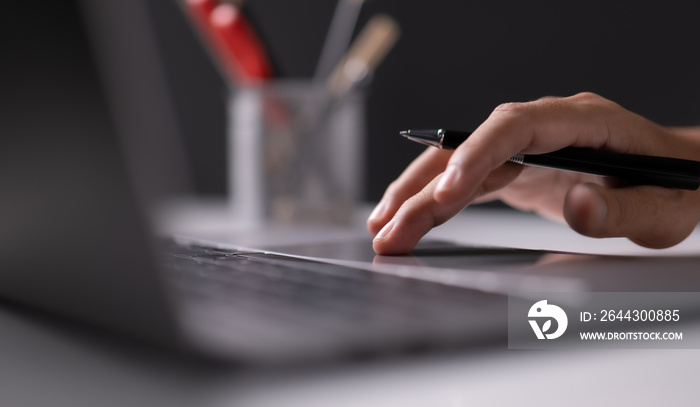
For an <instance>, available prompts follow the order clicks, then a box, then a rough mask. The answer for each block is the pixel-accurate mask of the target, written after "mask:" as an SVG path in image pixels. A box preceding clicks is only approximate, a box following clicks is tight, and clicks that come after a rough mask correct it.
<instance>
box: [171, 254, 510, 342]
mask: <svg viewBox="0 0 700 407" xmlns="http://www.w3.org/2000/svg"><path fill="white" fill-rule="evenodd" d="M166 253H167V254H166V255H165V256H163V263H164V264H165V266H166V269H167V270H168V272H167V278H166V280H167V281H166V282H167V283H168V285H170V286H171V287H172V288H173V289H174V293H175V296H176V297H178V299H179V300H180V301H178V302H179V303H180V304H184V305H183V307H185V308H186V309H187V310H189V311H190V312H191V313H193V314H194V315H195V316H196V318H199V319H201V318H214V317H212V314H216V315H219V316H220V315H222V314H225V315H228V316H230V315H236V316H237V318H238V319H240V318H241V317H249V318H250V319H251V320H254V321H255V322H256V324H258V325H259V324H260V321H261V320H265V321H269V322H271V323H275V324H287V325H293V326H296V327H297V328H303V329H308V330H312V331H314V332H326V333H328V334H333V333H335V334H339V335H340V336H343V337H344V338H346V340H347V341H351V342H352V341H353V340H355V341H356V342H366V343H367V342H372V341H376V339H377V338H383V339H385V340H392V341H396V340H399V339H403V340H406V339H409V338H413V339H415V340H419V341H421V342H425V341H426V340H428V341H429V342H430V341H434V340H443V339H446V338H451V339H452V340H454V338H455V336H457V337H459V336H460V334H459V332H462V334H463V333H464V330H465V329H467V330H468V328H469V327H473V325H472V323H473V322H474V321H473V320H474V319H480V318H483V317H485V316H487V314H488V310H489V306H493V305H496V306H499V307H501V306H504V302H503V300H502V298H501V297H499V298H496V297H498V296H495V295H493V294H488V293H482V292H479V291H475V290H468V289H464V288H459V287H451V286H446V285H442V284H438V283H432V282H427V281H422V280H416V279H410V278H403V277H399V276H394V275H387V274H381V273H376V272H371V271H368V270H363V269H356V268H351V267H344V266H340V265H333V264H327V263H322V262H315V261H309V260H303V259H295V258H291V257H286V256H278V255H274V254H269V253H262V252H244V251H234V250H222V249H214V248H208V247H202V246H182V245H176V244H172V245H171V246H170V247H168V248H167V250H166ZM214 304H215V305H216V308H217V309H218V310H219V312H216V313H214V312H211V309H212V305H214ZM461 322H467V324H466V325H465V324H462V323H461ZM220 323H221V324H225V323H226V321H221V322H220Z"/></svg>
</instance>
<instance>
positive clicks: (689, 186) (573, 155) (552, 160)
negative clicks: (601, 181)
mask: <svg viewBox="0 0 700 407" xmlns="http://www.w3.org/2000/svg"><path fill="white" fill-rule="evenodd" d="M523 164H527V165H533V166H539V167H548V168H556V169H560V170H568V171H575V172H582V173H587V174H594V175H601V176H608V177H616V178H621V179H624V180H626V181H629V182H631V183H632V184H643V185H657V186H662V187H666V188H679V189H686V190H696V189H698V187H699V186H700V162H696V161H690V160H683V159H678V158H667V157H654V156H640V155H634V154H624V153H613V152H608V151H600V150H593V149H588V148H578V147H567V148H564V149H561V150H558V151H554V152H551V153H546V154H537V155H524V156H523Z"/></svg>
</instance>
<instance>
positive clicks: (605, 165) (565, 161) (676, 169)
mask: <svg viewBox="0 0 700 407" xmlns="http://www.w3.org/2000/svg"><path fill="white" fill-rule="evenodd" d="M400 134H401V135H402V136H404V137H406V138H407V139H409V140H412V141H415V142H418V143H422V144H425V145H428V146H432V147H437V148H442V149H446V150H454V149H455V148H457V147H458V146H459V145H460V144H462V143H463V142H464V141H465V140H466V139H467V138H468V137H469V135H470V134H471V133H470V132H463V131H453V130H443V129H440V130H406V131H402V132H400ZM510 161H512V162H515V163H518V164H525V165H534V166H538V167H547V168H555V169H558V170H566V171H576V172H582V173H586V174H594V175H601V176H607V177H616V178H620V179H623V180H626V181H628V182H630V183H632V184H636V185H657V186H661V187H666V188H680V189H687V190H693V191H694V190H696V189H698V186H700V162H697V161H691V160H683V159H680V158H668V157H655V156H648V155H635V154H624V153H613V152H609V151H601V150H594V149H590V148H580V147H566V148H563V149H561V150H557V151H553V152H551V153H546V154H516V155H514V156H513V157H511V158H510Z"/></svg>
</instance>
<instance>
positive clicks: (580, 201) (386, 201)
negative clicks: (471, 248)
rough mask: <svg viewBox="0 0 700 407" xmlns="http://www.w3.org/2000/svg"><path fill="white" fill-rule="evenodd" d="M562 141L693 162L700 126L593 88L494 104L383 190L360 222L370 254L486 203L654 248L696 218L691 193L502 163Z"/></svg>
mask: <svg viewBox="0 0 700 407" xmlns="http://www.w3.org/2000/svg"><path fill="white" fill-rule="evenodd" d="M567 146H576V147H588V148H594V149H602V150H609V151H616V152H624V153H631V154H646V155H657V156H667V157H677V158H685V159H694V160H699V159H700V130H698V129H693V130H688V129H671V128H666V127H662V126H659V125H657V124H654V123H652V122H650V121H649V120H647V119H645V118H643V117H641V116H639V115H636V114H634V113H632V112H630V111H628V110H625V109H624V108H622V107H620V106H619V105H618V104H616V103H614V102H611V101H609V100H607V99H604V98H602V97H600V96H598V95H595V94H592V93H580V94H577V95H574V96H571V97H568V98H553V97H548V98H543V99H540V100H537V101H534V102H527V103H507V104H504V105H501V106H499V107H497V108H496V109H495V110H494V111H493V113H492V114H491V115H490V116H489V118H488V119H487V120H486V121H485V122H484V123H483V124H482V125H481V126H479V128H477V129H476V130H475V131H474V132H473V133H472V135H471V136H470V137H469V139H467V141H465V142H464V143H462V144H461V145H460V146H459V147H458V148H457V149H456V150H454V151H447V150H438V149H435V148H429V149H428V150H426V151H425V152H424V153H423V154H422V155H421V156H419V157H418V158H417V159H416V160H415V161H414V162H413V163H412V164H411V165H410V166H409V167H408V168H407V169H406V170H405V171H404V173H403V174H402V175H401V176H400V177H399V178H398V179H397V180H396V181H394V182H393V183H392V184H391V185H390V186H389V188H387V191H386V192H385V194H384V196H383V198H382V200H381V201H380V203H379V204H378V205H377V207H376V208H375V210H374V211H373V212H372V215H370V218H369V219H368V220H367V228H368V230H369V231H370V233H372V234H376V237H375V239H374V242H373V246H374V250H375V251H376V252H377V253H379V254H398V253H406V252H408V251H410V250H411V249H412V248H413V247H414V246H415V244H416V243H417V242H418V240H420V238H421V237H422V236H423V235H424V234H425V233H427V232H428V231H429V230H430V229H431V228H433V227H435V226H437V225H440V224H442V223H443V222H445V221H447V220H448V219H449V218H451V217H452V216H454V215H455V214H457V213H459V212H460V211H461V210H462V209H464V208H465V207H466V206H467V205H469V204H470V203H473V202H482V201H485V200H489V199H502V200H503V201H504V202H506V203H508V204H509V205H511V206H513V207H515V208H518V209H521V210H532V211H535V212H537V213H539V214H541V215H544V216H546V217H549V218H554V219H560V220H565V221H566V222H567V223H568V224H569V225H570V226H571V228H572V229H574V230H576V231H577V232H579V233H581V234H583V235H586V236H591V237H627V238H629V239H630V240H632V241H634V242H635V243H637V244H639V245H642V246H645V247H653V248H663V247H669V246H672V245H675V244H677V243H679V242H680V241H682V240H683V239H685V238H686V237H687V236H688V235H689V234H690V233H691V232H692V230H693V229H694V227H695V226H696V224H697V223H698V221H699V220H700V192H698V191H686V190H678V189H669V188H662V187H657V186H649V185H638V186H626V185H623V184H621V182H620V181H619V180H611V179H606V178H602V177H597V176H592V175H587V174H579V173H572V172H565V171H559V170H552V169H545V168H537V167H524V166H521V165H518V164H513V163H510V162H508V159H509V158H510V157H511V156H513V155H515V154H517V153H524V154H542V153H547V152H551V151H555V150H559V149H561V148H564V147H567Z"/></svg>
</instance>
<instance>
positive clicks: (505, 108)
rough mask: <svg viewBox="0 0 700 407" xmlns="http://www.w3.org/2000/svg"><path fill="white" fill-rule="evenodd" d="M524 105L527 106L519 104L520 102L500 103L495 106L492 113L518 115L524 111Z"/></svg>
mask: <svg viewBox="0 0 700 407" xmlns="http://www.w3.org/2000/svg"><path fill="white" fill-rule="evenodd" d="M526 105H527V103H521V102H507V103H501V104H500V105H498V106H496V108H495V109H493V112H494V113H512V114H520V113H523V112H524V111H525V110H526Z"/></svg>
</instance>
